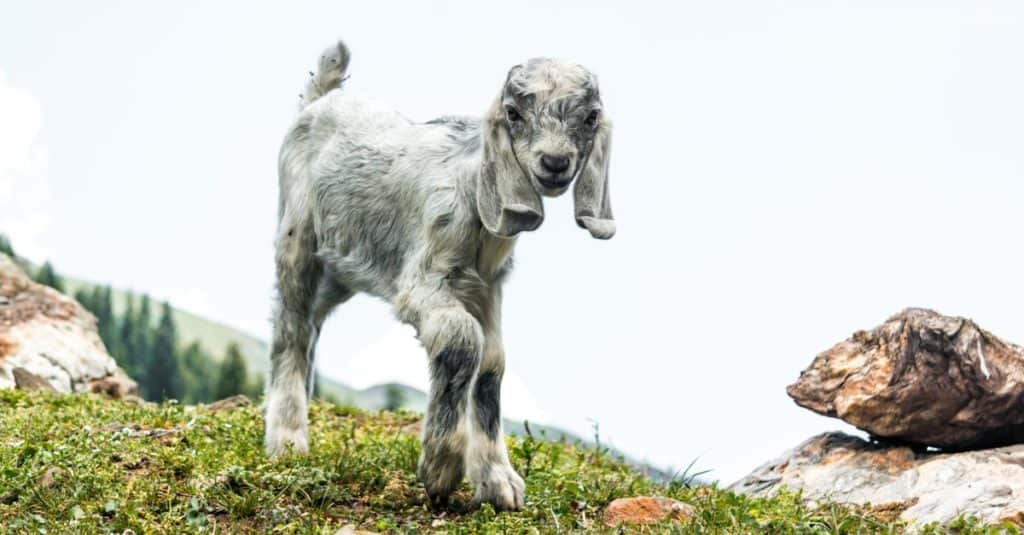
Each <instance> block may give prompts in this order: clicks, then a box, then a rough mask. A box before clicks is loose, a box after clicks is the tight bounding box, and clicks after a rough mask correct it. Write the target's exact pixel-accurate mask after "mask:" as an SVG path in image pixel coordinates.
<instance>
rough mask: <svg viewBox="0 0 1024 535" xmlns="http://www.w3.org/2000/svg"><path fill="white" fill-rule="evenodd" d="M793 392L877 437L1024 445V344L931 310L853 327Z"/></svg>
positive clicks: (953, 446) (956, 444)
mask: <svg viewBox="0 0 1024 535" xmlns="http://www.w3.org/2000/svg"><path fill="white" fill-rule="evenodd" d="M787 392H788V393H789V395H790V397H792V398H793V400H794V401H796V403H797V405H800V406H801V407H806V408H808V409H810V410H812V411H814V412H817V413H820V414H824V415H826V416H834V417H838V418H841V419H843V420H845V421H846V422H849V423H850V424H853V425H855V426H857V427H859V428H860V429H863V430H864V431H867V432H868V433H870V434H872V435H873V436H875V437H880V438H886V439H892V440H898V441H905V442H908V443H911V444H917V445H920V446H933V447H937V448H943V449H948V450H965V449H971V448H985V447H996V446H1004V445H1009V444H1015V443H1019V442H1024V403H1021V402H1020V400H1021V399H1024V348H1021V347H1020V346H1017V345H1014V344H1011V343H1009V342H1005V341H1003V340H1000V339H999V338H996V337H995V336H993V335H992V334H991V333H988V332H986V331H984V330H982V329H981V328H979V327H978V326H977V325H976V324H975V323H974V322H973V321H971V320H968V319H964V318H955V317H949V316H943V315H941V314H939V313H937V312H934V311H931V310H924V309H915V308H910V309H906V310H904V311H902V312H900V313H899V314H897V315H895V316H893V317H891V318H889V320H887V321H886V322H885V323H883V324H882V325H880V326H878V327H876V328H875V329H873V330H871V331H859V332H857V333H854V335H853V336H852V337H850V338H849V339H847V340H846V341H844V342H840V343H839V344H836V345H835V346H833V347H832V348H831V349H829V350H827V351H825V352H824V353H821V354H820V355H818V356H817V357H816V358H815V359H814V361H813V362H812V363H811V365H810V367H808V368H807V369H806V370H804V371H803V372H802V373H801V374H800V378H799V379H798V380H797V381H796V383H794V384H792V385H790V386H789V388H788V389H787Z"/></svg>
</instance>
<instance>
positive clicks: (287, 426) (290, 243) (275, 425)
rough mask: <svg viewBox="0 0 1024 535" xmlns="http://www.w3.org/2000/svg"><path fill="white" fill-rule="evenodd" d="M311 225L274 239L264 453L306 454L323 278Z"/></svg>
mask: <svg viewBox="0 0 1024 535" xmlns="http://www.w3.org/2000/svg"><path fill="white" fill-rule="evenodd" d="M315 242H316V240H315V237H314V236H313V229H312V225H308V224H307V225H298V224H297V225H294V226H290V225H282V230H281V234H280V235H279V236H278V240H277V251H276V264H277V298H276V299H277V302H276V303H275V306H274V338H273V342H272V344H271V354H270V383H269V385H268V387H267V400H266V407H265V419H266V430H265V434H264V446H265V448H266V451H267V454H268V455H279V454H281V453H284V452H285V451H287V450H288V448H292V450H293V451H295V452H297V453H306V452H307V451H309V439H308V436H307V435H308V432H307V424H306V421H307V416H308V415H307V410H308V395H309V385H310V377H309V375H310V372H311V368H312V360H313V359H312V357H313V345H315V343H316V335H317V332H318V331H319V325H317V324H316V322H315V318H314V314H313V307H314V301H315V299H316V296H317V294H318V288H319V285H320V283H321V278H322V276H323V269H322V267H321V264H320V261H319V260H318V259H317V258H316V256H315V254H314V253H315V248H316V243H315Z"/></svg>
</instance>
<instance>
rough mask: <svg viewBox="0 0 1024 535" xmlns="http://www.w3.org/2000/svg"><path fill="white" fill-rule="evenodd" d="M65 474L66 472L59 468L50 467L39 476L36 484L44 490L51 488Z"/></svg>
mask: <svg viewBox="0 0 1024 535" xmlns="http://www.w3.org/2000/svg"><path fill="white" fill-rule="evenodd" d="M65 474H67V470H64V469H63V468H60V467H59V466H51V467H49V468H47V469H46V471H45V472H43V475H41V476H39V481H37V482H36V484H37V485H39V486H40V487H43V488H45V489H50V488H53V487H54V486H56V485H57V482H58V481H59V480H60V479H61V478H62V477H64V475H65Z"/></svg>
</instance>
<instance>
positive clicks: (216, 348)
mask: <svg viewBox="0 0 1024 535" xmlns="http://www.w3.org/2000/svg"><path fill="white" fill-rule="evenodd" d="M64 284H65V285H66V286H67V294H68V295H74V294H75V292H76V291H78V290H80V289H89V290H91V289H92V288H93V287H95V286H96V283H93V282H88V281H83V280H79V279H73V278H69V277H65V278H64ZM112 294H113V302H114V314H116V315H120V314H121V313H123V312H124V309H125V307H126V306H127V303H128V299H129V298H132V299H134V300H135V304H136V305H138V303H139V299H141V297H142V294H141V293H137V292H132V291H129V290H123V289H120V288H113V290H112ZM158 304H159V301H156V300H154V301H153V324H154V325H156V323H157V321H159V318H160V316H159V314H158V309H157V305H158ZM171 310H172V311H173V316H174V323H175V324H176V325H177V326H178V336H179V339H180V341H181V342H182V343H186V344H187V343H191V342H192V341H198V342H199V345H201V346H203V348H204V349H206V351H208V352H209V353H210V356H211V357H213V358H214V359H215V360H220V359H221V358H223V357H224V351H225V349H226V348H227V346H228V344H230V343H231V342H236V343H237V344H238V346H239V348H240V349H241V350H242V356H243V357H245V364H246V367H247V368H248V369H249V371H250V372H251V373H258V374H265V373H267V371H269V369H270V347H269V346H268V345H267V343H266V342H264V341H263V340H260V339H259V338H257V337H255V336H253V335H251V334H249V333H246V332H244V331H241V330H239V329H236V328H234V327H231V326H229V325H225V324H223V323H220V322H217V321H213V320H211V319H208V318H204V317H202V316H199V315H197V314H193V313H191V312H188V311H186V310H182V309H180V308H175V307H174V306H172V307H171Z"/></svg>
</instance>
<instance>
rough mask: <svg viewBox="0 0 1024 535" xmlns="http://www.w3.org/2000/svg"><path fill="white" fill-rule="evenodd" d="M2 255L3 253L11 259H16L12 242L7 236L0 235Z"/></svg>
mask: <svg viewBox="0 0 1024 535" xmlns="http://www.w3.org/2000/svg"><path fill="white" fill-rule="evenodd" d="M0 253H3V254H5V255H7V256H9V257H11V258H14V257H15V256H16V255H15V254H14V247H12V246H11V240H8V239H7V236H4V235H3V234H0Z"/></svg>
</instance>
